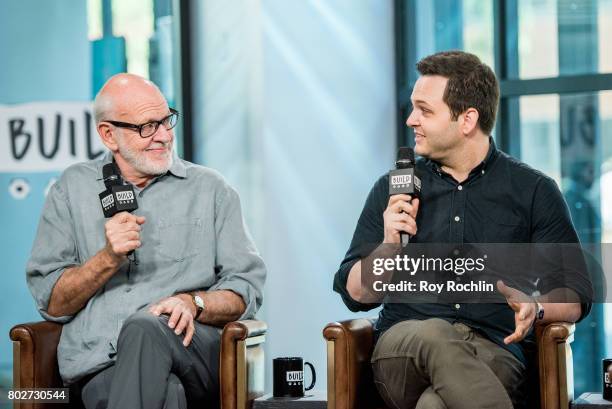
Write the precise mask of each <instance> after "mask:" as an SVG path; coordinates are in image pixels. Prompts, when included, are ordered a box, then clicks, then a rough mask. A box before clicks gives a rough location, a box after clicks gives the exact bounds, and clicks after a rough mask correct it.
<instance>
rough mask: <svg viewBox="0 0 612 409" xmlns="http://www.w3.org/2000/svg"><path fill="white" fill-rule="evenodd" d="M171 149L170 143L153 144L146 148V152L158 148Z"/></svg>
mask: <svg viewBox="0 0 612 409" xmlns="http://www.w3.org/2000/svg"><path fill="white" fill-rule="evenodd" d="M171 147H172V144H171V143H170V142H155V143H153V144H151V146H149V147H148V148H147V150H149V149H160V148H165V149H168V150H170V148H171Z"/></svg>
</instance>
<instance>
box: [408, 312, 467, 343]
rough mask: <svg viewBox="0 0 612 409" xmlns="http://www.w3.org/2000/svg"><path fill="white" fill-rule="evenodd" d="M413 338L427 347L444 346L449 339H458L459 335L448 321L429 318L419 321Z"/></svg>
mask: <svg viewBox="0 0 612 409" xmlns="http://www.w3.org/2000/svg"><path fill="white" fill-rule="evenodd" d="M414 338H415V341H416V342H418V343H421V344H423V345H427V346H429V347H433V348H445V347H446V346H447V345H448V343H449V341H452V340H456V339H460V336H459V334H458V333H457V331H456V330H455V329H454V328H453V325H452V324H451V323H449V322H448V321H444V320H443V319H440V318H431V319H427V320H423V321H421V322H420V323H419V325H418V326H417V328H416V331H415V332H414Z"/></svg>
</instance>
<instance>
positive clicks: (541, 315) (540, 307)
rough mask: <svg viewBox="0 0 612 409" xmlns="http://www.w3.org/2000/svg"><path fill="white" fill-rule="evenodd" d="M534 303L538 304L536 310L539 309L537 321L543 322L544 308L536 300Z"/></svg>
mask: <svg viewBox="0 0 612 409" xmlns="http://www.w3.org/2000/svg"><path fill="white" fill-rule="evenodd" d="M534 301H535V303H536V308H537V310H536V317H535V320H536V321H542V319H543V318H544V306H543V305H542V304H540V303H539V302H537V301H536V300H534Z"/></svg>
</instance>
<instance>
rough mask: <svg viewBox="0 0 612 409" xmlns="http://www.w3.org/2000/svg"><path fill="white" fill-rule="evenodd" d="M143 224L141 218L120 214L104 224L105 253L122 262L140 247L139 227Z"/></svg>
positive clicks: (143, 219)
mask: <svg viewBox="0 0 612 409" xmlns="http://www.w3.org/2000/svg"><path fill="white" fill-rule="evenodd" d="M144 222H145V218H144V217H142V216H136V215H133V214H131V213H128V212H120V213H117V214H116V215H114V216H113V217H111V218H110V220H109V221H107V222H106V223H105V224H104V230H105V234H106V248H105V249H106V251H107V252H108V254H110V255H111V256H112V257H113V258H114V259H116V260H118V261H123V260H124V259H125V257H126V256H127V254H128V253H129V252H130V251H132V250H135V249H137V248H138V247H140V245H141V242H140V226H141V225H142V224H143V223H144Z"/></svg>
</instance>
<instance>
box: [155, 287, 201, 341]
mask: <svg viewBox="0 0 612 409" xmlns="http://www.w3.org/2000/svg"><path fill="white" fill-rule="evenodd" d="M186 297H188V296H182V295H174V296H172V297H168V298H164V299H163V300H161V301H159V302H158V303H156V304H153V305H152V306H151V307H149V312H151V314H153V315H155V316H158V317H159V316H160V315H161V314H166V315H168V316H169V318H168V326H169V327H170V328H172V329H174V333H175V334H176V335H180V334H182V333H183V332H184V333H185V338H184V339H183V345H185V346H188V345H189V344H190V343H191V339H192V338H193V333H194V332H195V324H194V323H193V314H194V312H193V309H194V308H195V307H194V306H193V304H192V303H191V301H190V300H187V299H186Z"/></svg>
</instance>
